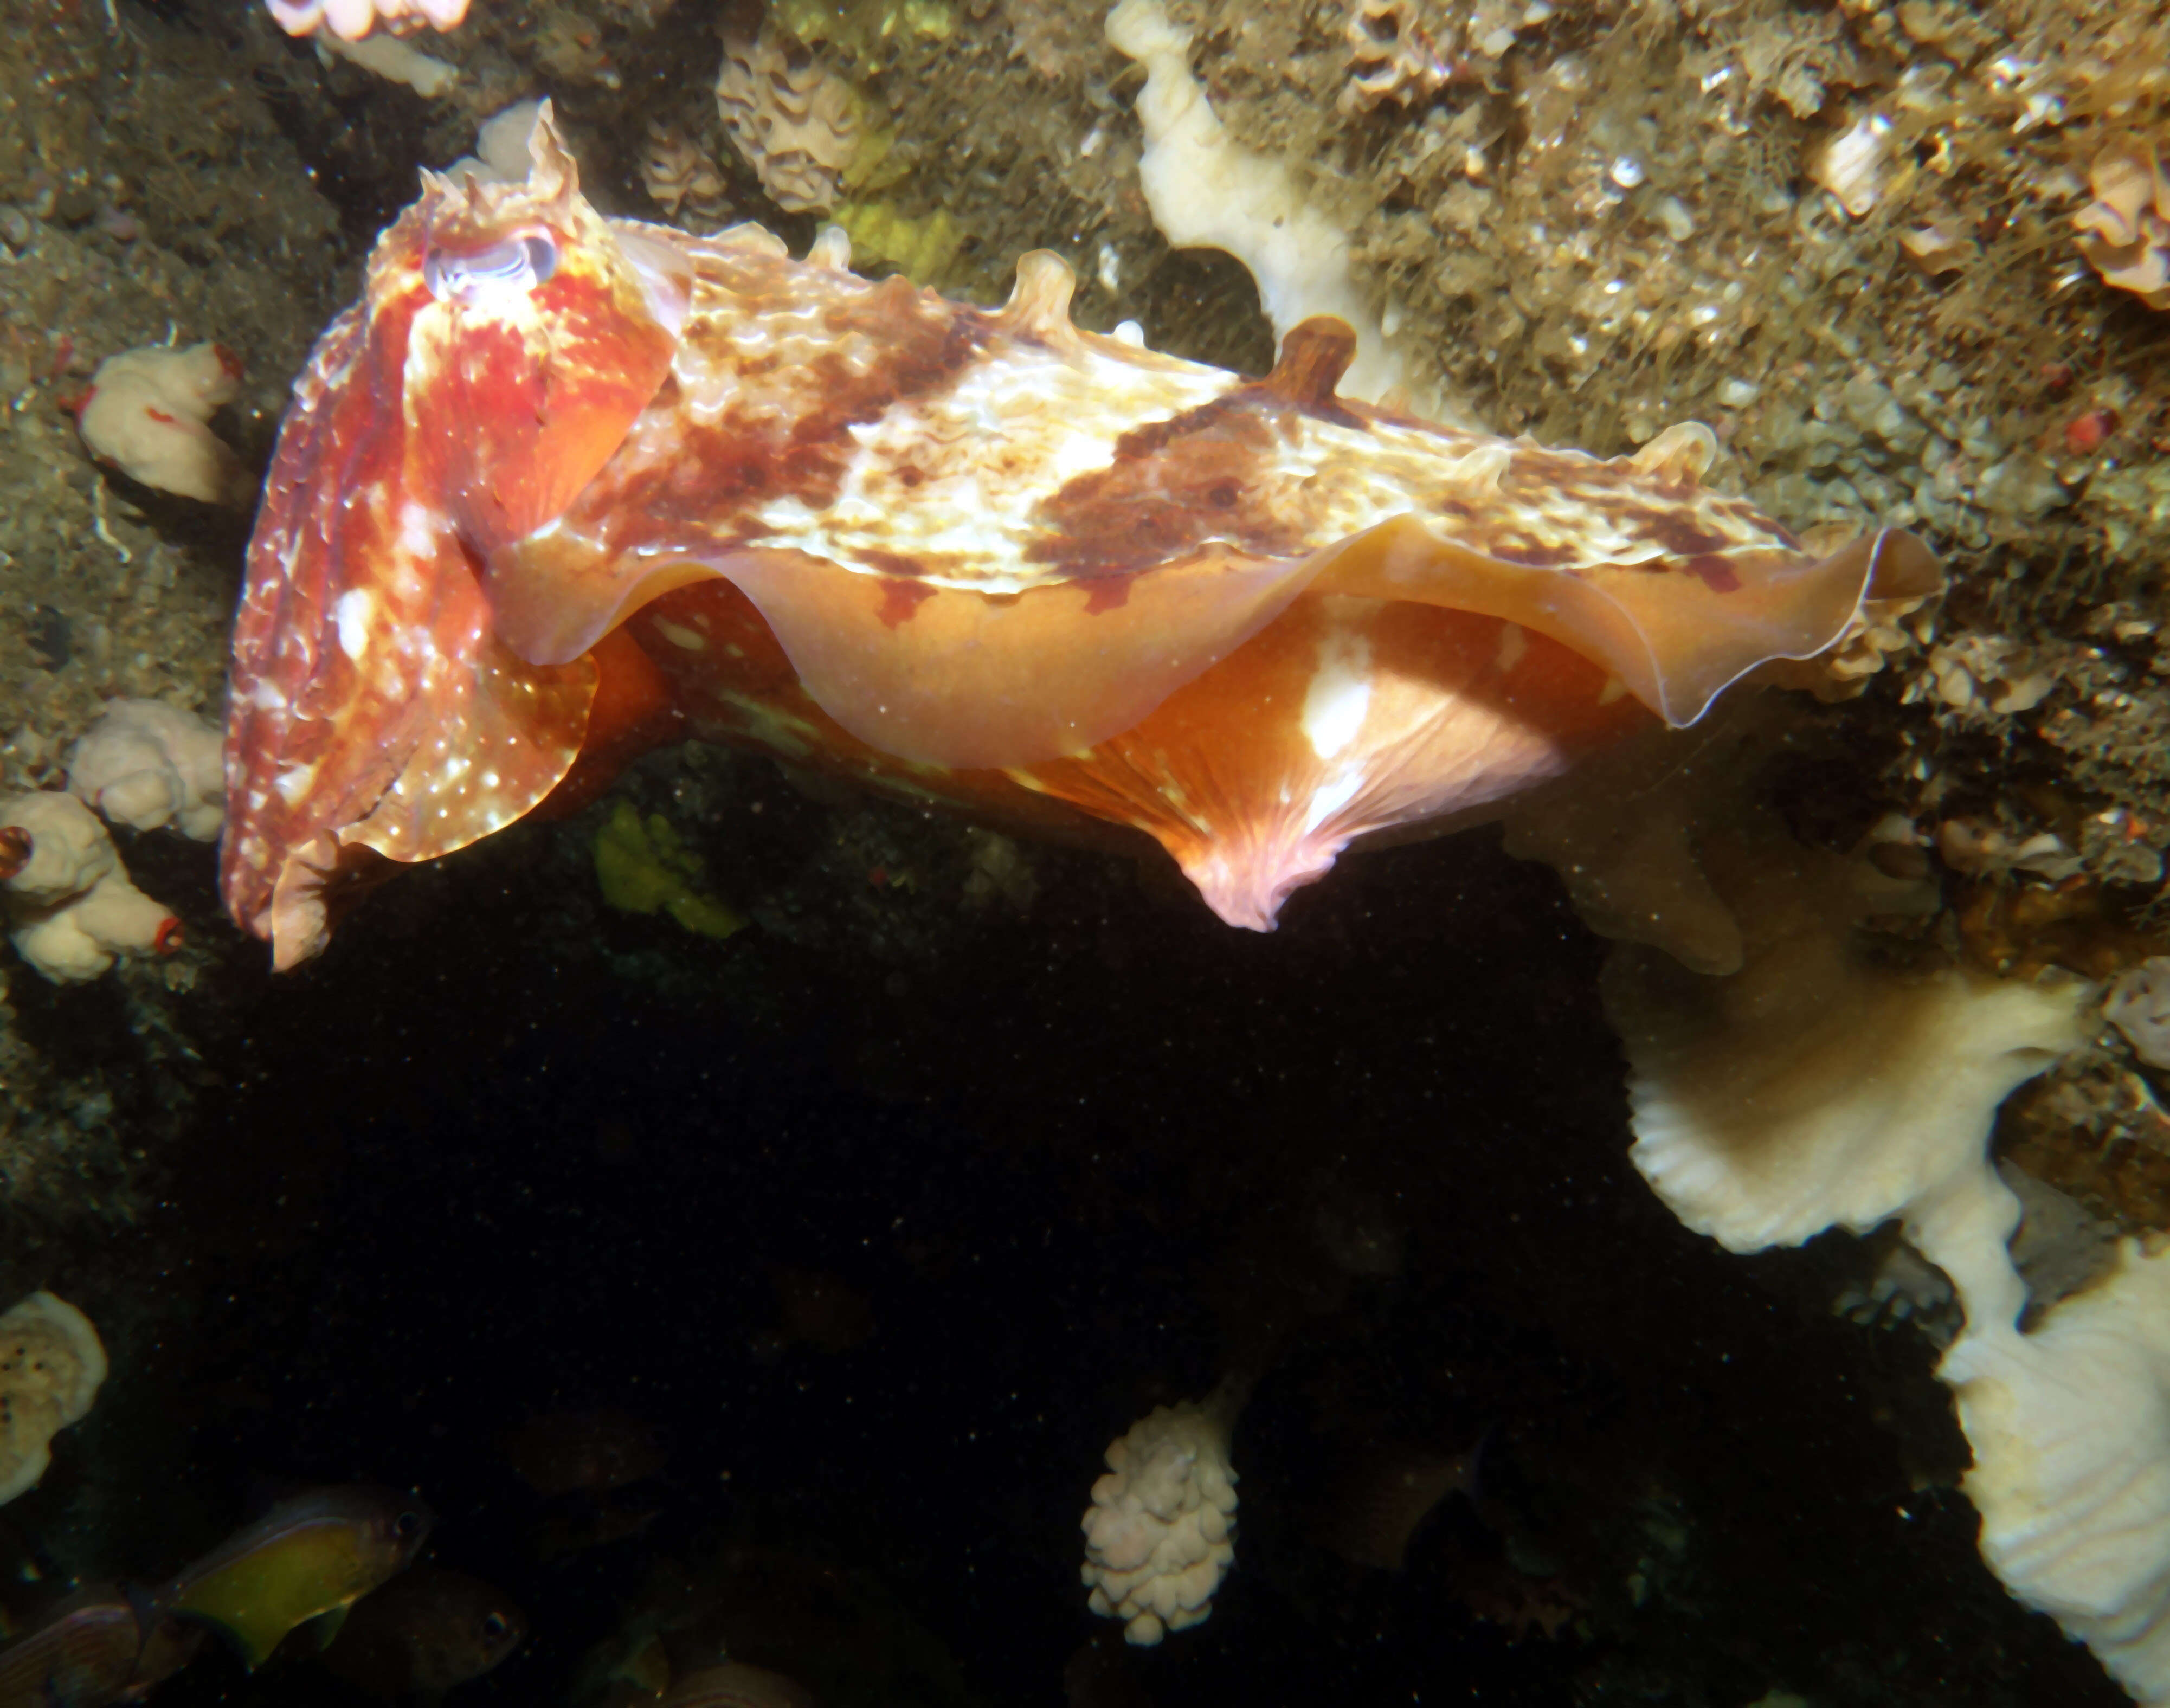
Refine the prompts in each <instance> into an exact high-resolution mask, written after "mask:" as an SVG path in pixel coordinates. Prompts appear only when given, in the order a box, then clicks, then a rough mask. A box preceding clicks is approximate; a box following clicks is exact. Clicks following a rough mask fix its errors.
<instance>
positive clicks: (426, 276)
mask: <svg viewBox="0 0 2170 1708" xmlns="http://www.w3.org/2000/svg"><path fill="white" fill-rule="evenodd" d="M557 270H558V240H557V238H554V237H553V236H552V235H551V234H550V233H549V232H521V234H520V235H519V236H518V237H516V238H506V239H505V241H504V242H503V243H492V244H490V245H489V246H488V247H487V248H480V249H431V250H430V252H429V254H426V255H425V256H424V257H423V258H422V282H423V284H424V285H425V286H428V287H429V291H430V295H431V296H434V297H436V299H437V301H439V302H465V303H475V302H483V301H485V300H486V299H488V298H489V297H492V296H504V295H507V294H511V293H517V294H519V295H521V296H525V295H526V293H527V292H529V291H532V290H533V289H534V288H535V287H536V286H538V285H541V284H543V283H544V282H545V281H546V280H548V279H549V278H550V277H551V276H552V275H553V274H555V273H556V272H557Z"/></svg>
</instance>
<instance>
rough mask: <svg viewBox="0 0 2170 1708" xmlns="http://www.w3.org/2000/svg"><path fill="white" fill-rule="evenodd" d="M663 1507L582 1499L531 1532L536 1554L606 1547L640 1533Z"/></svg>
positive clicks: (551, 1556) (555, 1555) (554, 1556)
mask: <svg viewBox="0 0 2170 1708" xmlns="http://www.w3.org/2000/svg"><path fill="white" fill-rule="evenodd" d="M662 1515H663V1509H662V1508H660V1507H655V1506H634V1505H630V1504H628V1503H623V1502H620V1501H614V1500H611V1499H609V1498H607V1497H603V1498H598V1499H594V1500H588V1499H582V1500H580V1502H578V1503H575V1504H573V1505H571V1506H568V1507H565V1508H561V1509H560V1510H559V1511H557V1512H553V1513H550V1514H548V1516H547V1517H546V1518H544V1519H543V1521H542V1522H541V1523H540V1524H537V1525H536V1526H535V1528H534V1529H532V1530H531V1531H529V1532H528V1535H527V1540H528V1544H529V1545H530V1546H531V1547H532V1549H533V1551H534V1554H535V1557H536V1558H537V1559H538V1560H541V1561H546V1562H547V1561H552V1560H562V1559H564V1557H565V1556H567V1555H569V1554H585V1552H586V1551H588V1550H589V1549H591V1548H607V1547H608V1546H609V1545H611V1544H612V1543H613V1542H623V1541H626V1540H630V1539H631V1538H633V1537H634V1536H638V1535H640V1533H641V1532H642V1531H644V1530H645V1529H647V1528H648V1527H649V1525H650V1524H654V1523H655V1521H656V1519H659V1518H660V1517H661V1516H662Z"/></svg>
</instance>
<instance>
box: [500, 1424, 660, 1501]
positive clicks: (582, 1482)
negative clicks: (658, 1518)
mask: <svg viewBox="0 0 2170 1708" xmlns="http://www.w3.org/2000/svg"><path fill="white" fill-rule="evenodd" d="M501 1447H502V1450H503V1452H504V1454H505V1462H506V1463H507V1464H509V1465H510V1466H511V1467H512V1470H513V1474H514V1475H515V1476H517V1477H518V1478H519V1479H520V1480H521V1481H522V1482H524V1483H526V1485H527V1486H528V1487H530V1488H532V1489H533V1490H534V1491H535V1492H536V1493H537V1494H542V1495H562V1494H571V1493H574V1492H575V1491H585V1492H588V1493H591V1494H601V1493H602V1492H605V1491H607V1490H609V1489H614V1488H623V1487H624V1486H626V1485H627V1484H628V1483H634V1482H639V1481H643V1480H644V1479H646V1478H648V1477H651V1476H655V1474H656V1472H658V1471H660V1470H662V1469H663V1449H662V1446H661V1444H660V1443H659V1442H658V1441H657V1440H656V1438H655V1431H654V1430H653V1429H651V1428H649V1427H648V1425H646V1424H645V1423H644V1422H641V1421H640V1419H639V1418H638V1417H634V1416H633V1414H632V1413H631V1412H621V1411H619V1410H617V1408H616V1407H614V1406H606V1407H604V1408H602V1409H601V1410H600V1411H595V1412H551V1413H549V1414H548V1416H547V1417H532V1418H530V1419H529V1420H528V1421H527V1422H525V1423H523V1424H521V1426H520V1427H519V1428H517V1429H515V1430H511V1431H510V1432H509V1433H507V1434H506V1435H505V1439H504V1441H503V1443H502V1444H501Z"/></svg>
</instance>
